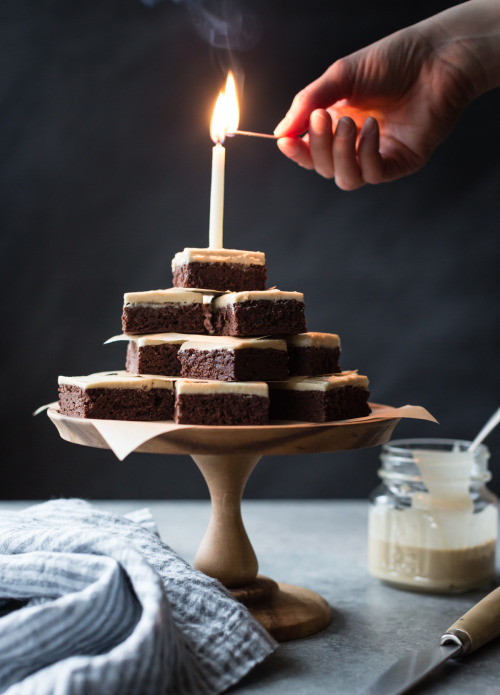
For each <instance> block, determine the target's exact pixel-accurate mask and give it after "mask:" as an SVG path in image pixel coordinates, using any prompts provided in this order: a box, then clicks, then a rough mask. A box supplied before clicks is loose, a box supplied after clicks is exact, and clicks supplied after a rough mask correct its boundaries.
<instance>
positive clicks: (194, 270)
mask: <svg viewBox="0 0 500 695" xmlns="http://www.w3.org/2000/svg"><path fill="white" fill-rule="evenodd" d="M172 275H173V284H174V287H196V288H203V289H205V290H218V291H221V292H225V291H227V290H229V291H230V292H240V291H242V290H264V289H265V288H266V277H267V268H266V257H265V255H264V254H263V253H261V252H260V251H238V250H237V249H193V248H185V249H184V251H180V252H179V253H176V254H175V256H174V258H173V260H172Z"/></svg>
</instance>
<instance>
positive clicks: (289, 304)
mask: <svg viewBox="0 0 500 695" xmlns="http://www.w3.org/2000/svg"><path fill="white" fill-rule="evenodd" d="M304 309H305V307H304V295H303V294H301V293H300V292H281V291H280V290H266V291H264V292H235V293H230V294H224V295H221V296H220V297H216V298H215V299H214V300H213V302H212V325H213V331H214V333H215V334H216V335H231V336H246V335H247V336H253V335H280V334H283V335H284V334H290V333H304V332H305V331H306V330H307V329H306V321H305V313H304Z"/></svg>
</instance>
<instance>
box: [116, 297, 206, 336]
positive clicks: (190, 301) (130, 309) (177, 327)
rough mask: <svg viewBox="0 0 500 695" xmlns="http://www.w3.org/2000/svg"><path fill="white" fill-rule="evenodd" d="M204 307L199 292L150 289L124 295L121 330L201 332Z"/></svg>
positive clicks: (203, 322) (135, 331)
mask: <svg viewBox="0 0 500 695" xmlns="http://www.w3.org/2000/svg"><path fill="white" fill-rule="evenodd" d="M206 312H207V307H206V305H205V304H204V302H203V295H202V294H201V292H191V291H189V290H179V289H176V288H171V289H168V290H152V291H149V292H127V293H126V294H125V296H124V305H123V314H122V329H123V332H124V333H139V334H144V333H169V332H175V333H204V331H205V320H206V318H207V315H206Z"/></svg>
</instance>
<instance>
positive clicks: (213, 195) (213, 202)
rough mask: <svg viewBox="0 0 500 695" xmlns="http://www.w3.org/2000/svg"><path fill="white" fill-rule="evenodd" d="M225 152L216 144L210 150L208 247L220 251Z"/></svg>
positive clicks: (221, 242) (221, 246)
mask: <svg viewBox="0 0 500 695" xmlns="http://www.w3.org/2000/svg"><path fill="white" fill-rule="evenodd" d="M225 159H226V150H225V148H224V147H223V146H222V145H221V143H220V142H217V143H216V144H215V146H214V148H213V149H212V186H211V189H210V226H209V232H208V245H209V247H210V248H211V249H222V248H223V246H224V245H223V240H222V223H223V218H224V167H225Z"/></svg>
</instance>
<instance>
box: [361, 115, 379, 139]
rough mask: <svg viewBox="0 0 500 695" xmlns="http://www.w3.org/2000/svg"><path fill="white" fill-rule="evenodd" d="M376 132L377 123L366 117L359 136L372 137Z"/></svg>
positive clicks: (371, 117) (370, 117)
mask: <svg viewBox="0 0 500 695" xmlns="http://www.w3.org/2000/svg"><path fill="white" fill-rule="evenodd" d="M376 130H377V121H376V120H375V119H374V118H373V116H368V118H367V119H366V121H365V122H364V123H363V127H362V128H361V134H362V135H373V133H375V131H376Z"/></svg>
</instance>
